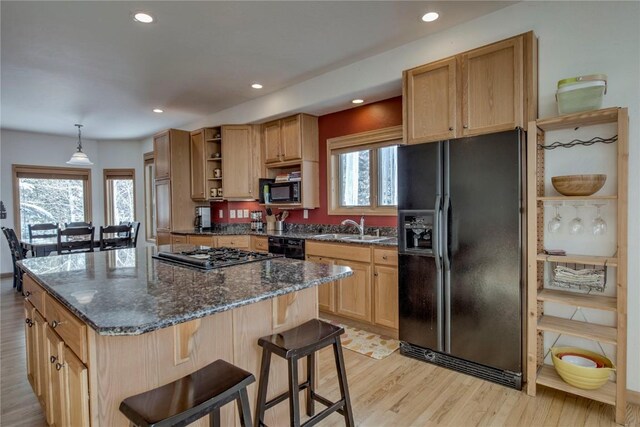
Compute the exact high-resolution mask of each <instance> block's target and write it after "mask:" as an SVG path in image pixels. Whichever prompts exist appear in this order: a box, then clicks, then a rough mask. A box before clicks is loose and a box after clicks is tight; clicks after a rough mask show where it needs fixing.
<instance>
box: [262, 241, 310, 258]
mask: <svg viewBox="0 0 640 427" xmlns="http://www.w3.org/2000/svg"><path fill="white" fill-rule="evenodd" d="M269 253H272V254H276V255H284V256H285V257H287V258H293V259H304V239H290V238H288V237H275V236H269Z"/></svg>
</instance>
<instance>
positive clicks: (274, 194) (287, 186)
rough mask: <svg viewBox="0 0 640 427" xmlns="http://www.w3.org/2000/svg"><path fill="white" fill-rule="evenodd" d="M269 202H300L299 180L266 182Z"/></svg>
mask: <svg viewBox="0 0 640 427" xmlns="http://www.w3.org/2000/svg"><path fill="white" fill-rule="evenodd" d="M267 186H268V189H269V190H268V193H269V203H300V202H301V198H300V194H301V191H300V181H294V182H272V183H269V184H267Z"/></svg>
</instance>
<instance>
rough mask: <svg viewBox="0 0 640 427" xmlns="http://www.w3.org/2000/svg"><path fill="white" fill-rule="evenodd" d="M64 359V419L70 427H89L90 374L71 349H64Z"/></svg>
mask: <svg viewBox="0 0 640 427" xmlns="http://www.w3.org/2000/svg"><path fill="white" fill-rule="evenodd" d="M63 357H64V364H63V368H62V369H61V371H62V372H61V375H62V381H63V389H64V396H63V401H62V411H63V419H64V420H65V424H66V425H68V426H88V425H89V372H88V370H87V367H86V366H85V365H84V364H82V362H81V361H80V359H78V358H77V357H76V355H75V354H74V353H73V351H71V350H70V349H69V347H65V348H64V355H63Z"/></svg>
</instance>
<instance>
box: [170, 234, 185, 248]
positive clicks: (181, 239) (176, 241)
mask: <svg viewBox="0 0 640 427" xmlns="http://www.w3.org/2000/svg"><path fill="white" fill-rule="evenodd" d="M187 243H188V242H187V236H183V235H180V234H172V235H171V244H172V245H186V244H187Z"/></svg>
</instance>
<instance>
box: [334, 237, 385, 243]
mask: <svg viewBox="0 0 640 427" xmlns="http://www.w3.org/2000/svg"><path fill="white" fill-rule="evenodd" d="M387 239H388V237H378V236H354V235H350V236H346V237H341V238H340V240H346V241H348V242H381V241H383V240H387Z"/></svg>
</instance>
